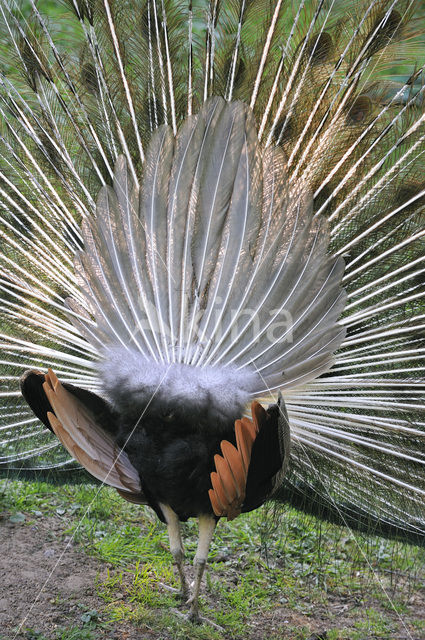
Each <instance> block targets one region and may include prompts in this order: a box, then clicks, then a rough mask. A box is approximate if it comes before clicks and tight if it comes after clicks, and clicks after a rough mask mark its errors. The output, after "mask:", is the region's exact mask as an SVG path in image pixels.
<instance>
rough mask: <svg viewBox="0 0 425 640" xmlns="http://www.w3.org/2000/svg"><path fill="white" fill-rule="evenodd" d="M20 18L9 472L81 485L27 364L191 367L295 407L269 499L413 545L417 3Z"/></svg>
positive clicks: (4, 216)
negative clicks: (38, 413) (29, 388)
mask: <svg viewBox="0 0 425 640" xmlns="http://www.w3.org/2000/svg"><path fill="white" fill-rule="evenodd" d="M27 4H28V3H27ZM29 4H30V5H31V8H30V11H28V10H25V9H27V7H25V6H24V5H22V6H21V5H20V4H19V3H17V2H15V1H13V0H0V41H1V43H2V44H1V45H0V207H1V208H0V216H1V221H0V242H1V253H0V300H1V316H0V333H1V345H0V348H1V362H0V366H1V376H2V383H1V389H0V395H1V408H0V411H1V423H0V431H1V435H0V439H1V444H2V449H1V452H0V463H1V468H2V470H4V472H5V473H17V474H21V475H25V474H26V473H30V472H32V471H37V472H39V473H41V474H43V473H44V474H56V477H61V478H63V479H70V478H72V477H77V475H78V473H79V472H78V469H77V468H76V465H75V463H74V462H73V461H72V460H70V458H69V457H68V455H67V453H66V452H65V451H64V450H63V449H62V447H61V446H60V443H59V442H58V441H57V440H56V439H55V437H54V436H52V434H51V433H50V431H48V430H47V429H46V428H44V427H43V426H42V425H41V424H40V423H39V421H38V420H37V419H36V418H35V417H34V416H33V414H32V413H31V412H30V410H29V409H28V407H27V406H26V404H25V402H24V401H23V399H22V398H21V394H20V390H19V379H20V377H21V375H22V373H23V372H24V371H25V370H27V369H41V370H46V369H47V367H52V368H54V370H55V372H56V373H57V375H58V376H59V378H60V379H61V380H62V381H64V382H69V383H72V384H75V385H78V386H82V387H84V388H87V389H90V390H93V391H96V392H98V393H99V392H101V388H102V386H101V382H102V380H103V382H104V381H105V375H106V374H105V373H104V372H105V362H106V363H107V364H108V363H109V364H110V365H111V366H113V371H118V372H119V371H120V366H121V367H122V364H120V363H122V361H123V358H127V359H128V361H129V362H130V361H131V362H134V363H135V365H134V366H135V367H136V368H137V367H139V366H140V363H143V366H144V367H145V369H146V372H147V373H146V380H145V379H143V382H144V383H147V381H149V384H151V385H152V386H155V385H156V384H157V381H158V380H160V379H162V378H161V377H162V376H163V374H164V372H165V373H167V372H168V371H169V370H170V367H171V369H172V370H173V371H174V372H177V373H176V374H175V376H174V378H173V380H174V381H175V385H176V389H177V390H176V394H177V395H178V393H179V390H178V388H177V387H178V384H177V383H178V380H180V379H182V378H183V379H186V378H185V376H186V373H185V372H187V371H192V370H193V369H194V370H195V372H196V376H197V377H199V376H200V377H202V376H203V377H204V378H205V380H207V381H208V384H213V385H217V393H220V394H222V393H223V390H222V388H223V387H226V389H227V390H228V389H229V388H230V391H231V390H232V389H233V385H234V389H235V391H234V394H236V395H237V393H239V392H240V394H241V395H240V398H245V396H246V399H247V398H248V397H255V398H257V399H261V401H264V402H265V403H267V402H271V401H272V398H274V397H275V394H277V391H278V390H279V389H280V390H281V391H282V394H283V397H284V400H285V403H286V406H287V410H288V416H289V421H290V425H291V433H292V453H291V463H290V471H289V475H288V476H287V477H286V478H285V480H284V484H283V485H282V487H281V489H280V492H279V493H278V494H277V495H276V498H277V499H280V500H285V501H289V502H290V503H292V504H294V505H296V506H298V507H300V508H302V509H305V510H309V511H318V510H319V511H320V510H321V512H322V513H323V514H324V516H325V517H328V518H330V519H334V520H336V521H338V522H342V523H346V522H348V523H349V524H352V525H356V526H362V527H364V528H366V530H369V531H376V532H379V533H384V534H385V533H389V534H394V535H402V536H405V537H406V538H411V539H414V540H416V541H421V542H422V543H423V541H424V539H425V538H424V536H425V507H424V505H425V429H424V418H423V394H424V389H425V380H424V376H423V359H424V353H425V345H424V329H425V323H424V303H423V295H424V292H425V279H424V272H425V269H424V263H423V256H424V251H423V247H424V236H425V218H424V216H425V213H424V206H425V200H424V196H425V181H424V177H423V167H424V156H423V154H424V151H425V112H424V104H425V102H424V96H423V94H424V86H423V84H422V78H423V72H424V66H423V63H424V62H425V61H424V60H423V46H424V30H423V26H421V24H422V25H423V21H422V22H421V20H420V10H421V3H420V2H417V1H416V0H367V1H365V0H362V1H360V2H358V1H357V2H354V1H351V0H326V1H325V0H321V1H320V0H315V1H313V0H308V1H307V0H306V1H301V2H299V3H295V4H294V3H292V2H289V1H286V2H285V1H284V0H255V2H254V1H253V0H211V1H208V0H193V1H191V0H184V1H183V0H139V1H138V2H136V3H135V2H131V3H130V2H127V1H126V0H119V1H115V0H103V1H100V0H99V1H98V0H67V2H65V3H64V6H63V12H62V14H61V16H60V20H58V19H57V20H56V22H52V21H51V20H50V19H49V18H48V16H46V15H44V14H43V13H42V11H41V9H40V3H36V2H35V1H34V0H31V1H30V3H29ZM395 68H397V69H398V71H399V72H400V70H401V73H399V78H398V80H397V81H396V80H394V69H395ZM106 368H107V367H106ZM217 370H219V371H220V372H221V373H220V376H219V377H218V378H217V379H216V378H215V377H214V376H215V372H216V371H217ZM102 372H103V373H102ZM223 372H224V373H223ZM123 375H124V374H123ZM102 376H103V378H102ZM189 377H190V376H189ZM106 378H107V375H106ZM173 384H174V382H173ZM188 384H189V383H188ZM206 384H207V382H206ZM244 394H245V395H244ZM238 397H239V396H238Z"/></svg>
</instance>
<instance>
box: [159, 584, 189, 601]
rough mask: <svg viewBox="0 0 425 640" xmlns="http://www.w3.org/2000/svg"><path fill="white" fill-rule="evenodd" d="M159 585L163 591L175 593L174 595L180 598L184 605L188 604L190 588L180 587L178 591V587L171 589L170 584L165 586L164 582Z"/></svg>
mask: <svg viewBox="0 0 425 640" xmlns="http://www.w3.org/2000/svg"><path fill="white" fill-rule="evenodd" d="M158 584H159V586H160V587H161V588H162V589H165V590H166V591H169V592H170V593H174V595H176V596H177V597H178V598H180V599H181V601H182V602H183V603H186V602H187V599H188V597H189V595H190V594H189V588H184V587H180V589H177V588H176V587H171V586H170V585H169V584H165V583H164V582H159V583H158Z"/></svg>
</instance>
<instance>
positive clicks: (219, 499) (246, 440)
mask: <svg viewBox="0 0 425 640" xmlns="http://www.w3.org/2000/svg"><path fill="white" fill-rule="evenodd" d="M251 413H252V421H251V420H249V419H248V418H242V419H241V420H236V422H235V434H236V447H235V446H234V445H233V444H232V443H231V442H229V441H228V440H222V442H221V443H220V447H221V452H222V454H223V455H222V456H220V455H219V454H216V455H215V456H214V463H215V468H216V470H215V471H213V472H212V473H211V484H212V489H210V490H209V492H208V495H209V498H210V502H211V506H212V508H213V511H214V513H215V515H216V516H219V517H220V516H226V517H227V519H228V520H233V519H234V518H236V516H238V515H239V514H240V512H241V509H242V505H243V503H244V500H245V489H246V481H247V477H248V469H249V463H250V461H251V452H252V447H253V444H254V441H255V438H256V437H257V433H258V431H259V428H260V425H261V422H262V420H265V419H266V412H265V410H264V409H263V407H262V406H261V404H259V403H258V402H256V401H254V402H253V403H252V404H251Z"/></svg>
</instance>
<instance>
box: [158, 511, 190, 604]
mask: <svg viewBox="0 0 425 640" xmlns="http://www.w3.org/2000/svg"><path fill="white" fill-rule="evenodd" d="M161 510H162V512H163V514H164V517H165V520H166V523H167V530H168V538H169V540H170V551H171V555H172V556H173V560H174V564H175V565H176V567H177V570H178V572H179V576H180V584H181V590H180V595H181V597H182V599H183V600H184V601H186V600H187V598H188V596H189V584H188V582H187V578H186V575H185V572H184V548H183V543H182V538H181V533H180V522H179V519H178V517H177V514H176V513H175V512H174V511H173V510H172V509H171V507H169V506H168V505H165V504H161Z"/></svg>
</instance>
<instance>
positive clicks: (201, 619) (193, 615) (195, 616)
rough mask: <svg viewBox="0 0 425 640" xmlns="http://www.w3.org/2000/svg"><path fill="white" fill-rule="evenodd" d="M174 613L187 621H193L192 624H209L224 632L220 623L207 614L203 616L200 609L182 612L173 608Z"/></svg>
mask: <svg viewBox="0 0 425 640" xmlns="http://www.w3.org/2000/svg"><path fill="white" fill-rule="evenodd" d="M173 613H175V614H176V616H178V617H179V618H182V619H183V620H186V622H191V623H192V624H208V625H209V626H210V627H213V629H215V630H216V631H220V632H221V633H224V631H225V630H224V628H223V627H220V625H219V624H217V623H216V622H214V621H213V620H210V619H209V618H206V617H205V616H201V615H200V613H199V611H194V610H192V609H191V610H190V611H189V613H182V612H181V611H179V610H178V609H173Z"/></svg>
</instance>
